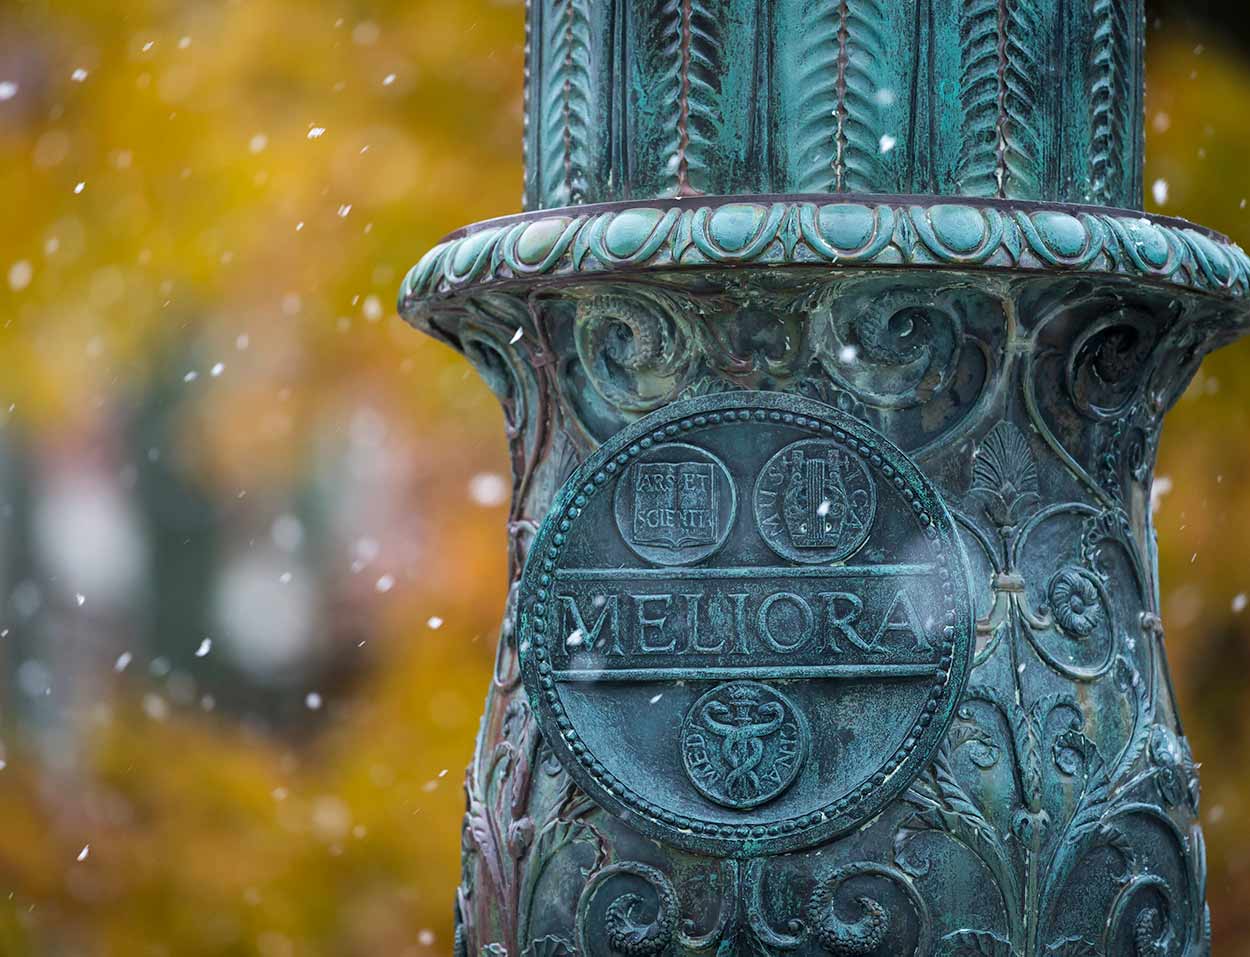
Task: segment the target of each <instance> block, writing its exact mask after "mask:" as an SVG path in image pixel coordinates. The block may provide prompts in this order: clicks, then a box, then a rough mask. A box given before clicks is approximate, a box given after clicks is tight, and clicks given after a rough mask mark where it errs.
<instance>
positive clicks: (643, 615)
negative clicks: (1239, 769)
mask: <svg viewBox="0 0 1250 957" xmlns="http://www.w3.org/2000/svg"><path fill="white" fill-rule="evenodd" d="M527 22H528V40H529V43H528V59H527V63H528V68H527V76H526V92H527V98H526V118H527V126H526V135H525V141H526V187H525V188H526V204H527V207H528V209H529V212H527V213H525V214H522V215H519V216H513V217H506V218H504V219H499V220H492V221H490V222H487V223H482V224H478V225H476V226H472V227H469V228H468V229H466V230H463V231H461V232H460V233H458V234H453V235H452V236H451V237H449V238H448V239H447V240H446V241H444V242H443V243H441V244H440V245H439V246H437V247H436V248H435V249H434V250H432V251H431V252H430V253H429V254H427V255H426V256H425V257H424V258H423V259H422V260H421V261H420V262H419V263H418V264H417V265H416V266H415V267H414V268H413V270H412V271H411V273H410V274H409V276H408V277H407V279H406V280H405V282H404V287H403V290H402V292H401V299H400V309H401V312H402V313H403V315H404V316H405V317H406V318H407V319H408V320H409V321H410V322H412V323H413V324H414V325H416V326H417V327H418V328H420V329H422V330H423V331H425V332H427V333H429V334H431V335H434V336H435V337H437V338H439V339H441V340H443V341H444V342H447V343H448V344H450V345H452V346H453V347H454V348H456V349H458V350H460V351H461V352H463V353H464V354H465V356H466V357H468V359H469V360H470V361H471V362H472V363H473V364H474V365H475V367H476V368H477V369H478V370H479V371H480V372H481V374H482V375H483V376H484V377H485V379H486V381H487V383H488V384H489V385H490V387H491V388H492V389H493V390H494V392H495V393H496V394H497V395H498V396H499V398H500V401H501V403H502V405H503V408H504V413H505V417H506V423H507V428H508V435H509V439H510V443H511V452H512V460H513V470H514V489H513V491H514V494H513V504H512V512H511V515H510V520H509V532H510V554H509V559H510V563H511V568H512V572H513V585H512V589H511V592H510V594H509V601H508V605H507V609H506V613H505V620H504V623H503V628H502V632H501V635H500V641H499V651H498V659H497V664H496V668H495V674H494V678H493V681H492V685H491V689H490V694H489V696H488V699H487V703H486V712H485V716H484V719H483V723H482V729H481V734H480V737H479V741H478V747H477V750H476V753H475V755H474V757H473V760H472V762H471V764H470V766H469V769H468V773H467V776H466V788H467V813H466V816H465V822H464V832H463V836H464V873H463V881H462V884H461V886H460V888H459V891H458V894H457V899H456V905H455V906H456V915H457V943H456V946H457V948H458V952H459V953H462V954H472V955H474V957H478V955H511V957H540V955H543V957H552V955H573V954H577V955H583V957H590V955H603V957H612V955H737V954H742V955H759V954H794V955H817V954H834V955H850V954H855V955H873V954H875V955H881V957H886V955H890V957H893V955H918V957H920V955H931V954H932V955H939V957H965V955H978V957H980V955H992V957H1093V955H1099V957H1120V955H1134V957H1147V955H1148V957H1161V955H1188V957H1195V955H1199V954H1204V953H1206V952H1207V951H1208V950H1209V919H1208V917H1207V914H1206V906H1205V861H1204V850H1203V840H1202V832H1201V830H1200V828H1199V826H1198V799H1199V791H1198V782H1197V777H1196V773H1195V765H1194V759H1193V756H1192V754H1191V752H1190V749H1189V746H1188V744H1187V743H1186V741H1185V739H1184V737H1183V736H1182V735H1181V733H1180V726H1179V721H1178V718H1177V714H1176V706H1175V702H1174V700H1173V696H1172V693H1171V688H1170V683H1169V679H1168V673H1167V664H1166V660H1165V656H1164V648H1163V630H1162V627H1161V623H1160V617H1159V607H1158V587H1157V579H1156V563H1155V558H1154V547H1153V532H1152V529H1151V525H1150V513H1149V494H1148V492H1149V487H1150V481H1151V472H1152V468H1153V462H1154V453H1155V448H1156V445H1157V441H1158V435H1159V428H1160V423H1161V419H1162V416H1163V414H1164V412H1165V411H1166V410H1167V409H1168V408H1169V406H1170V405H1171V404H1172V403H1173V402H1174V401H1175V399H1176V398H1177V397H1178V396H1179V395H1180V393H1181V392H1182V391H1183V389H1184V387H1185V385H1186V384H1187V383H1188V381H1189V379H1190V378H1191V377H1192V375H1193V374H1194V372H1195V371H1196V369H1197V367H1198V364H1199V362H1200V361H1201V358H1202V356H1203V355H1204V354H1205V353H1206V352H1208V351H1210V350H1211V349H1213V348H1215V347H1217V346H1219V345H1221V344H1223V343H1225V342H1227V341H1229V340H1231V339H1232V338H1234V337H1235V336H1236V335H1238V334H1239V333H1240V332H1241V331H1242V329H1243V327H1244V325H1245V323H1246V321H1247V310H1246V307H1245V302H1244V297H1245V294H1246V292H1247V285H1248V283H1250V262H1248V261H1247V259H1246V257H1245V256H1244V254H1242V252H1241V251H1240V250H1239V249H1237V248H1235V247H1233V246H1231V245H1230V244H1228V242H1227V241H1226V240H1224V239H1223V238H1222V237H1220V236H1217V235H1215V234H1212V233H1210V232H1208V231H1205V230H1202V229H1201V228H1199V227H1195V226H1193V225H1191V224H1189V223H1186V222H1183V221H1181V220H1175V219H1165V218H1160V217H1148V216H1144V215H1142V214H1141V213H1140V212H1139V211H1137V210H1136V209H1135V208H1134V207H1136V206H1137V205H1138V203H1139V201H1140V194H1141V126H1142V124H1141V62H1142V36H1143V32H1144V31H1143V24H1142V10H1141V6H1140V4H1139V3H1135V2H1129V0H1091V2H1089V3H1083V4H1070V3H1064V4H1060V3H1058V2H1052V0H1005V2H980V0H971V2H965V0H925V2H923V3H920V2H917V3H911V2H908V3H898V4H893V3H891V4H887V3H882V2H878V0H845V2H825V0H821V2H815V3H799V2H791V0H781V2H776V3H759V2H755V0H727V2H725V3H715V4H713V3H708V2H705V0H672V2H660V3H656V4H648V5H641V4H634V3H626V2H624V0H607V2H602V3H599V2H595V3H591V2H588V0H533V2H532V3H531V4H530V5H529V8H528V14H527ZM518 331H520V332H521V335H519V336H518V335H517V333H518Z"/></svg>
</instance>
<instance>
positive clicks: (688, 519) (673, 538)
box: [615, 442, 738, 565]
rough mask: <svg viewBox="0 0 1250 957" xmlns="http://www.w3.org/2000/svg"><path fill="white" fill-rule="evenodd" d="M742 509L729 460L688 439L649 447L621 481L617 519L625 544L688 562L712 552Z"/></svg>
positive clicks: (645, 554)
mask: <svg viewBox="0 0 1250 957" xmlns="http://www.w3.org/2000/svg"><path fill="white" fill-rule="evenodd" d="M737 510H738V495H737V492H736V491H735V489H734V481H733V479H732V478H731V477H730V475H729V470H728V469H727V468H725V464H724V463H723V462H722V461H721V460H720V459H718V458H717V457H716V456H715V455H713V454H712V453H711V452H708V451H707V450H706V449H701V448H698V447H697V446H694V445H687V444H686V443H684V442H670V443H668V444H665V445H658V446H654V447H652V448H650V449H648V450H647V451H646V452H645V453H643V454H642V455H639V456H638V458H637V459H635V460H634V461H633V462H631V463H630V464H629V465H628V466H627V467H626V469H625V473H624V474H623V475H622V476H621V480H620V481H619V482H618V483H617V486H616V495H615V512H616V525H617V528H619V529H620V531H621V536H622V537H623V538H624V539H625V544H627V545H628V546H629V547H630V549H632V550H633V552H634V554H636V555H638V556H639V557H640V558H645V559H646V560H647V561H649V562H654V563H655V564H657V565H689V564H690V563H692V562H697V561H701V560H702V559H704V558H707V557H708V556H709V555H711V554H713V553H714V552H715V551H716V550H717V549H719V548H720V547H721V546H722V545H723V544H724V543H725V538H726V537H727V536H728V535H729V529H730V528H731V527H732V526H733V521H734V516H735V515H736V514H737Z"/></svg>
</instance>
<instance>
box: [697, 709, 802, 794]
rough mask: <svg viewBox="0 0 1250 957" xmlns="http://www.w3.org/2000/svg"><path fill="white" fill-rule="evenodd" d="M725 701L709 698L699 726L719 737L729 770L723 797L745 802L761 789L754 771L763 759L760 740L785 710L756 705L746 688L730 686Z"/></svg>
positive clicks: (762, 748) (779, 723)
mask: <svg viewBox="0 0 1250 957" xmlns="http://www.w3.org/2000/svg"><path fill="white" fill-rule="evenodd" d="M728 698H729V700H728V701H720V700H717V699H716V698H713V699H712V700H711V701H709V702H708V703H707V704H705V705H704V706H703V714H702V718H703V724H704V726H705V727H706V728H707V729H708V730H709V731H711V732H712V733H713V734H717V735H720V738H721V746H720V753H721V758H722V759H723V760H724V762H725V764H726V766H727V767H728V769H729V770H728V773H727V774H726V775H725V784H724V787H725V793H726V795H728V796H729V797H732V798H739V799H746V800H748V801H749V800H751V799H753V798H755V797H758V796H759V793H760V791H761V790H763V785H762V782H761V781H760V776H759V772H758V770H757V769H758V768H759V766H760V763H761V762H762V761H763V760H764V738H765V737H766V736H767V735H770V734H772V733H773V732H774V731H776V730H777V729H778V728H780V727H781V723H782V722H783V721H784V720H785V717H786V715H785V709H783V708H782V707H781V704H780V703H779V702H776V701H765V702H760V700H759V694H758V693H757V692H756V691H755V689H753V688H751V687H749V686H746V685H734V686H733V687H732V688H730V689H729V694H728Z"/></svg>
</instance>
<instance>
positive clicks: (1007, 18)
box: [958, 0, 1044, 198]
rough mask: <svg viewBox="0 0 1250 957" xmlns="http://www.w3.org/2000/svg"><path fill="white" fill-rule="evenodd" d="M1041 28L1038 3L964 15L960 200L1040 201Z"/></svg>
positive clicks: (1008, 1) (983, 3) (1015, 1)
mask: <svg viewBox="0 0 1250 957" xmlns="http://www.w3.org/2000/svg"><path fill="white" fill-rule="evenodd" d="M1040 26H1041V22H1040V16H1039V14H1038V9H1037V5H1036V2H1035V0H968V2H967V4H966V5H965V7H964V11H963V19H962V22H961V24H960V55H961V60H962V68H961V76H960V103H961V105H962V107H963V111H964V116H963V156H962V159H961V162H960V169H959V175H958V186H959V190H960V192H963V193H966V194H968V195H972V196H998V197H1002V198H1011V197H1021V196H1037V195H1040V190H1041V185H1042V184H1041V163H1040V159H1041V157H1040V153H1041V143H1042V137H1041V135H1040V133H1039V131H1038V129H1037V127H1036V126H1035V125H1034V124H1035V123H1036V122H1037V119H1038V118H1039V117H1041V116H1043V115H1044V112H1043V111H1042V110H1041V109H1040V106H1041V103H1040V96H1039V94H1040V79H1041V62H1040V59H1039V57H1038V53H1037V49H1036V46H1037V42H1038V38H1039V37H1040V36H1041V29H1040Z"/></svg>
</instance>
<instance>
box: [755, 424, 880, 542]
mask: <svg viewBox="0 0 1250 957" xmlns="http://www.w3.org/2000/svg"><path fill="white" fill-rule="evenodd" d="M876 512H877V495H876V490H875V488H874V485H873V480H872V476H871V475H870V474H869V472H868V466H867V465H865V464H864V461H863V459H861V458H860V457H859V456H858V455H856V454H855V452H853V451H852V450H851V449H850V448H847V447H846V446H844V445H839V444H838V443H836V442H830V441H826V440H824V439H804V440H802V441H799V442H791V443H790V444H789V445H787V446H786V447H785V448H783V449H782V450H781V451H779V452H778V453H777V454H776V455H774V456H773V457H772V458H770V459H769V460H768V462H767V463H766V464H765V465H764V468H763V469H761V470H760V474H759V477H758V478H757V479H756V481H755V522H756V524H757V525H758V526H759V530H760V535H762V536H763V538H764V541H766V542H767V543H768V547H769V548H771V549H772V550H773V551H774V552H776V553H777V554H778V555H780V556H781V557H782V558H789V559H791V560H792V561H796V562H805V563H807V564H817V563H827V562H840V561H842V560H843V559H846V558H849V557H850V556H851V555H854V554H855V552H857V551H859V549H860V548H861V547H862V546H863V544H864V542H866V541H867V540H868V535H869V533H870V532H871V531H872V520H873V518H874V516H875V515H876Z"/></svg>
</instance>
